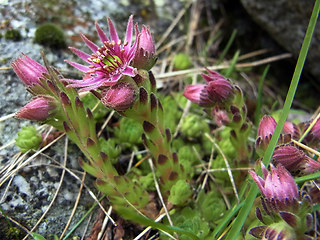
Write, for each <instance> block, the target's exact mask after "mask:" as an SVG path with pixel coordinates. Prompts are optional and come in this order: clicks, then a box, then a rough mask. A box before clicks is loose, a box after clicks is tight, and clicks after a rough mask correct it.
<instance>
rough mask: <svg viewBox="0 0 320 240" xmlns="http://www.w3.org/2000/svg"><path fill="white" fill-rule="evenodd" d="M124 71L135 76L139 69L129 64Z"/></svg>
mask: <svg viewBox="0 0 320 240" xmlns="http://www.w3.org/2000/svg"><path fill="white" fill-rule="evenodd" d="M123 73H124V74H125V75H128V76H130V77H134V76H136V75H137V74H138V70H137V69H136V68H134V67H130V66H127V67H126V68H125V69H124V70H123Z"/></svg>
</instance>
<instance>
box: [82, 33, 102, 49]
mask: <svg viewBox="0 0 320 240" xmlns="http://www.w3.org/2000/svg"><path fill="white" fill-rule="evenodd" d="M80 37H81V38H82V40H83V41H84V42H85V43H86V44H87V45H88V47H89V48H90V49H91V50H92V51H93V52H96V51H97V50H98V49H99V47H98V46H97V45H95V44H94V43H93V42H91V41H90V40H89V39H88V38H87V37H86V36H85V35H83V34H82V33H80Z"/></svg>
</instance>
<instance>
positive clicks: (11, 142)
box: [0, 140, 16, 151]
mask: <svg viewBox="0 0 320 240" xmlns="http://www.w3.org/2000/svg"><path fill="white" fill-rule="evenodd" d="M15 142H16V141H15V140H11V141H10V142H8V143H7V144H5V145H3V146H1V147H0V151H1V150H3V149H6V148H7V147H10V146H11V145H13V144H14V143H15Z"/></svg>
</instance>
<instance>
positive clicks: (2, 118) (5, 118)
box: [0, 113, 16, 122]
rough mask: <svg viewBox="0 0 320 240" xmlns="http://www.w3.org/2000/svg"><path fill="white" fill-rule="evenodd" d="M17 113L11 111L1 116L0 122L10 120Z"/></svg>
mask: <svg viewBox="0 0 320 240" xmlns="http://www.w3.org/2000/svg"><path fill="white" fill-rule="evenodd" d="M15 115H16V113H10V114H8V115H6V116H3V117H1V118H0V122H2V121H5V120H8V119H10V118H13V117H14V116H15Z"/></svg>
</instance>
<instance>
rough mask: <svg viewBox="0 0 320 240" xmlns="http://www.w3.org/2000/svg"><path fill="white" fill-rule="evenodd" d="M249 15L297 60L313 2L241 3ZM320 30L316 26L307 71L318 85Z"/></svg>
mask: <svg viewBox="0 0 320 240" xmlns="http://www.w3.org/2000/svg"><path fill="white" fill-rule="evenodd" d="M241 3H242V5H243V7H244V8H245V9H246V10H247V12H248V13H249V15H251V17H252V18H253V19H254V21H255V22H256V23H258V24H259V25H260V26H261V28H263V29H264V30H266V31H267V32H268V33H269V34H270V36H271V37H272V38H273V39H274V40H276V41H277V42H278V43H279V44H280V45H281V46H282V47H283V48H284V49H286V50H287V51H288V52H290V53H292V54H293V56H294V57H295V58H297V57H298V55H299V51H300V48H301V44H302V42H303V39H304V35H305V32H306V29H307V26H308V23H309V19H310V16H311V13H312V8H313V4H314V1H313V0H303V1H300V0H258V1H257V0H241ZM319 63H320V26H319V24H318V25H317V26H316V29H315V32H314V36H313V39H312V42H311V47H310V50H309V53H308V57H307V62H306V69H307V70H308V71H309V72H310V73H311V74H312V75H313V76H314V77H316V78H317V79H318V81H320V68H319Z"/></svg>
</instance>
